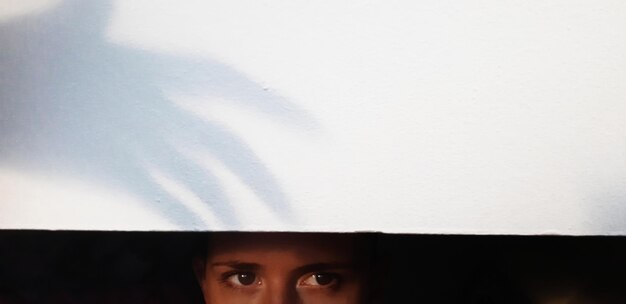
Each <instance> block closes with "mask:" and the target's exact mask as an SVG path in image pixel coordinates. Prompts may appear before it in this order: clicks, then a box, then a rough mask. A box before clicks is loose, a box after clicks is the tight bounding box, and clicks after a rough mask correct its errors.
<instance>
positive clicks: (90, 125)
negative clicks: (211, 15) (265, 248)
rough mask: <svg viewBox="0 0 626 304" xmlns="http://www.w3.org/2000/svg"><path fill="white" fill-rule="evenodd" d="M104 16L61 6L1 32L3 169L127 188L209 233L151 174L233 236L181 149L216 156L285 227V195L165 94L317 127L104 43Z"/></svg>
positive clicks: (243, 81)
mask: <svg viewBox="0 0 626 304" xmlns="http://www.w3.org/2000/svg"><path fill="white" fill-rule="evenodd" d="M108 12H110V7H109V5H108V4H106V3H104V2H101V1H66V2H64V3H61V5H59V6H58V7H56V8H54V9H52V10H50V11H48V12H45V13H44V14H43V15H38V16H34V17H24V18H21V19H19V20H16V21H15V20H14V21H12V22H11V23H5V24H1V25H0V44H1V45H2V47H1V48H0V66H1V69H0V81H1V82H0V89H1V90H0V98H1V100H2V103H1V104H0V127H1V129H0V130H1V131H0V132H1V133H2V136H1V137H0V163H5V164H11V165H15V164H21V165H23V166H33V167H36V168H37V169H41V168H45V169H46V170H59V171H63V172H70V173H73V174H78V175H79V176H81V177H86V178H89V179H94V180H95V181H97V182H98V183H107V184H110V185H114V186H117V187H123V188H124V189H126V190H130V191H132V192H133V193H134V194H136V195H139V196H140V197H142V198H143V199H144V200H145V201H149V202H150V206H149V207H150V208H153V209H155V210H157V211H158V212H160V213H161V214H162V215H164V216H165V217H166V218H167V219H169V220H170V221H172V223H174V224H176V225H179V226H183V227H185V228H198V229H202V228H207V224H208V223H206V222H204V221H203V219H202V217H201V216H200V215H198V214H196V213H195V212H194V211H193V210H192V209H190V208H189V207H186V205H185V204H184V203H183V202H181V201H180V200H179V199H177V198H175V197H174V196H172V195H170V194H169V192H168V191H166V190H165V189H163V187H162V186H161V185H160V184H159V183H157V182H155V180H154V178H153V177H152V176H151V175H150V172H149V170H148V169H147V167H146V166H147V165H148V166H151V167H155V168H157V169H158V170H160V171H162V172H164V173H166V174H167V175H168V176H170V177H171V178H173V179H174V180H176V181H177V182H178V183H181V184H183V185H184V186H185V187H187V188H188V189H189V190H191V191H192V192H193V193H194V194H195V195H196V196H197V197H198V198H200V199H201V200H202V202H204V203H205V204H207V205H208V206H210V208H211V210H212V212H213V213H214V214H215V215H216V217H217V218H219V220H220V221H221V223H219V224H221V225H224V226H227V227H234V226H236V225H237V224H238V223H239V221H238V218H237V215H236V212H235V208H234V204H235V202H233V201H230V200H229V199H228V197H227V196H226V194H225V193H224V190H223V189H221V187H220V185H219V183H218V178H217V176H216V175H215V174H214V172H211V170H206V169H203V168H202V167H201V166H199V165H198V164H197V163H196V162H195V161H194V160H192V159H191V158H189V157H187V156H186V155H185V154H184V153H181V151H179V150H178V149H177V144H176V143H180V142H185V143H190V144H192V148H193V149H198V150H199V151H207V152H210V153H211V154H212V155H213V156H214V157H215V158H216V159H217V160H218V161H219V162H220V163H221V164H223V165H224V166H225V167H227V168H228V169H229V170H230V171H232V172H233V173H234V174H235V175H236V176H237V177H238V178H239V179H240V180H241V181H242V182H243V183H244V184H245V185H246V186H247V187H248V188H250V189H252V190H253V191H254V193H255V195H257V196H258V197H259V198H260V199H261V201H263V202H264V204H266V206H267V207H269V209H270V210H272V212H274V213H275V214H276V215H278V216H279V217H280V218H281V219H284V220H289V219H290V218H291V216H292V214H291V210H290V207H289V203H288V201H287V199H286V197H285V195H284V193H283V192H282V190H281V187H280V186H279V184H278V182H277V181H276V179H275V178H274V177H273V176H272V174H271V172H270V171H269V170H268V168H266V167H265V166H264V165H263V162H262V161H261V160H260V159H259V158H258V157H257V156H256V154H255V153H254V152H253V151H252V150H251V149H250V148H249V147H248V145H247V144H246V143H245V142H244V141H243V140H242V139H240V138H239V137H238V136H236V135H235V134H233V133H232V132H231V131H230V130H229V129H228V128H226V127H225V126H223V125H220V124H219V123H217V122H212V121H207V120H205V119H201V118H199V117H197V116H196V115H194V114H192V113H190V112H188V111H186V110H184V109H182V108H180V107H179V106H177V105H176V104H175V103H173V102H171V101H170V100H168V99H167V97H166V96H165V94H164V91H165V90H166V89H167V88H168V87H171V88H175V89H177V90H181V89H183V90H202V91H204V92H210V94H211V95H213V96H218V97H219V99H220V100H227V101H228V102H233V103H238V104H239V105H241V106H245V107H247V108H250V109H253V110H255V111H256V112H258V113H261V114H262V115H266V116H268V117H270V118H271V119H273V120H276V121H281V122H283V123H286V124H288V125H290V126H292V127H296V128H304V129H310V128H311V126H313V127H314V126H315V121H314V120H313V119H312V118H311V117H310V116H309V115H308V114H307V113H306V112H305V111H304V110H302V109H299V108H297V107H296V106H295V105H294V104H292V103H290V102H288V101H286V100H285V99H283V98H281V97H279V96H276V95H273V94H271V93H269V92H267V91H265V90H263V88H262V87H261V86H259V85H258V84H256V83H254V82H253V81H251V80H249V79H248V78H247V77H246V76H244V75H242V74H241V73H239V72H237V71H235V70H233V69H232V68H229V67H227V66H225V65H223V64H220V63H217V62H213V61H210V60H206V59H195V58H182V57H174V56H167V55H163V54H157V53H150V52H147V51H142V50H136V49H131V48H127V47H124V46H119V45H115V44H112V43H110V42H107V41H106V39H105V38H104V33H103V32H104V29H105V28H106V23H107V21H108V17H109V16H108ZM207 102H211V101H207Z"/></svg>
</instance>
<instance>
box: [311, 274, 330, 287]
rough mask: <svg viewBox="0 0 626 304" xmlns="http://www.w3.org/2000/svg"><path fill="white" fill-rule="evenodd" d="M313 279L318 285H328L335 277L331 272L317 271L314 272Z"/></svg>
mask: <svg viewBox="0 0 626 304" xmlns="http://www.w3.org/2000/svg"><path fill="white" fill-rule="evenodd" d="M314 276H315V281H316V282H317V284H320V285H328V284H330V283H332V282H333V280H334V279H335V277H334V276H333V275H331V274H327V273H318V274H315V275H314Z"/></svg>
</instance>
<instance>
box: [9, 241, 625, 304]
mask: <svg viewBox="0 0 626 304" xmlns="http://www.w3.org/2000/svg"><path fill="white" fill-rule="evenodd" d="M205 239H206V234H202V233H163V232H67V231H0V303H201V302H202V301H201V296H200V291H199V288H198V287H197V285H196V282H195V278H194V276H193V272H192V270H191V259H192V254H193V252H194V250H195V249H196V247H197V246H198V245H201V244H203V242H204V240H205ZM373 239H374V240H375V242H376V246H375V251H376V264H377V266H378V267H377V268H378V269H379V271H378V273H377V274H376V275H375V278H374V279H375V280H376V281H377V283H376V286H374V287H372V288H373V289H376V290H377V291H378V296H377V299H376V302H382V303H474V304H478V303H481V304H489V303H510V304H515V303H540V301H539V299H541V298H542V297H545V296H551V295H553V296H557V295H559V294H563V295H576V297H577V298H576V299H584V300H578V301H579V302H571V303H626V296H625V294H626V287H624V286H626V279H625V277H626V276H625V274H626V238H624V237H556V236H534V237H519V236H432V235H384V234H376V235H373ZM581 301H582V302H581Z"/></svg>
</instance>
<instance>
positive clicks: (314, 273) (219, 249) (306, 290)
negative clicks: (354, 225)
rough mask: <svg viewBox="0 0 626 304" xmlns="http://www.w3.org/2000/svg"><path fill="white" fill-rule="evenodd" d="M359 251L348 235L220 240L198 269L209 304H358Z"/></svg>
mask: <svg viewBox="0 0 626 304" xmlns="http://www.w3.org/2000/svg"><path fill="white" fill-rule="evenodd" d="M356 251H357V250H356V246H355V243H354V238H352V237H350V236H348V235H320V234H269V233H261V234H259V233H256V234H255V233H248V234H219V235H216V236H215V237H212V238H211V244H210V248H209V251H208V254H207V257H206V260H204V261H202V260H201V259H198V260H196V262H195V268H196V273H197V275H198V280H199V282H200V286H201V288H202V293H203V295H204V301H205V303H207V304H225V303H229V304H238V303H246V304H253V303H259V304H260V303H263V304H269V303H272V304H279V303H281V304H287V303H290V304H296V303H298V304H315V303H319V304H339V303H341V304H358V303H361V297H362V294H363V292H364V289H365V278H364V277H365V275H364V274H362V272H361V271H360V269H362V267H361V266H362V265H360V263H359V262H358V261H359V260H360V259H358V258H357V256H356V255H357V254H358V253H357V252H356Z"/></svg>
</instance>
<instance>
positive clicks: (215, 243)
mask: <svg viewBox="0 0 626 304" xmlns="http://www.w3.org/2000/svg"><path fill="white" fill-rule="evenodd" d="M356 254H357V241H356V238H355V237H354V236H351V235H346V234H314V233H312V234H307V233H223V234H217V235H214V236H212V237H211V238H210V241H209V250H208V257H209V258H218V257H229V258H233V259H250V258H255V259H260V258H263V257H271V256H284V257H286V256H291V257H297V258H306V259H311V260H314V259H317V260H320V259H321V260H324V259H334V260H337V259H340V260H352V259H353V257H354V256H355V255H356Z"/></svg>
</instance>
